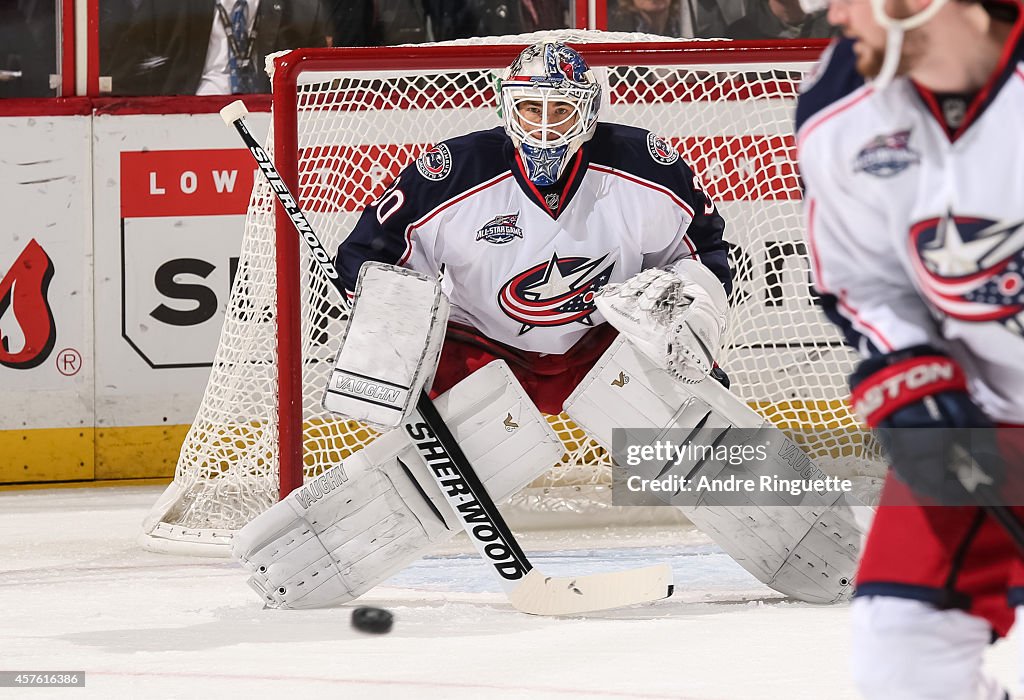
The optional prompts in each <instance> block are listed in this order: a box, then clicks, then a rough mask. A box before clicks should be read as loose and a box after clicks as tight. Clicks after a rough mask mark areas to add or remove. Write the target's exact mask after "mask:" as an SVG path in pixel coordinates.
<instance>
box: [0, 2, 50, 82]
mask: <svg viewBox="0 0 1024 700" xmlns="http://www.w3.org/2000/svg"><path fill="white" fill-rule="evenodd" d="M54 73H57V25H56V21H55V15H54V3H53V0H0V97H53V96H54V95H55V94H56V93H55V91H54V90H53V89H52V88H51V87H50V75H51V74H54Z"/></svg>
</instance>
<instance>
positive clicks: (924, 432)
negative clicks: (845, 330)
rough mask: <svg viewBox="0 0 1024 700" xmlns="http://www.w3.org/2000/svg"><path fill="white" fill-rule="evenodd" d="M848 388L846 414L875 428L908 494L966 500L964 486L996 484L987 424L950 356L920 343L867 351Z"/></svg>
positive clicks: (970, 497)
mask: <svg viewBox="0 0 1024 700" xmlns="http://www.w3.org/2000/svg"><path fill="white" fill-rule="evenodd" d="M850 389H851V397H850V398H851V403H852V405H853V410H854V413H856V414H857V415H858V416H860V417H861V419H863V420H864V421H865V422H866V423H867V424H868V426H870V427H871V428H873V429H874V430H875V435H876V437H877V438H878V440H879V442H880V443H881V444H882V446H883V447H884V448H885V451H886V453H887V454H888V457H889V462H890V466H891V467H892V470H893V472H895V474H896V476H897V478H899V480H900V481H902V482H903V483H905V484H906V485H907V486H908V487H910V489H911V490H912V491H913V492H914V493H915V494H917V495H919V496H924V497H926V498H929V499H931V500H934V501H936V502H938V503H941V504H944V505H966V504H969V503H974V502H977V498H976V496H975V495H974V494H972V493H969V492H968V489H970V490H971V491H973V490H974V489H975V488H979V487H980V488H998V487H999V486H1000V485H1001V484H1002V481H1003V475H1004V469H1003V465H1002V460H1001V458H1000V456H999V452H998V450H997V448H996V443H995V430H994V428H995V426H994V425H993V423H992V421H991V420H990V419H989V418H988V416H986V415H985V414H984V413H982V411H981V409H980V408H978V406H977V405H975V403H974V402H973V401H972V400H971V397H970V395H969V394H968V393H967V383H966V379H965V377H964V373H963V370H962V369H961V368H960V366H959V365H957V363H956V362H954V361H953V360H952V359H951V358H949V357H947V356H946V355H944V354H942V353H940V352H939V351H938V350H936V349H934V348H931V347H929V346H924V345H922V346H917V347H913V348H909V349H907V350H901V351H898V352H895V353H890V354H888V355H882V356H881V357H873V358H870V359H868V360H864V361H863V362H861V364H860V365H859V366H858V367H857V370H856V371H855V372H854V373H853V375H851V377H850ZM965 486H967V488H965Z"/></svg>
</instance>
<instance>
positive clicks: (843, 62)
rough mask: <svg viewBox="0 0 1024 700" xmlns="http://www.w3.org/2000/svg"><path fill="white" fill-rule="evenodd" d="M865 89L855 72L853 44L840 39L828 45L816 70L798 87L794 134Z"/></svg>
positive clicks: (850, 41) (859, 75)
mask: <svg viewBox="0 0 1024 700" xmlns="http://www.w3.org/2000/svg"><path fill="white" fill-rule="evenodd" d="M863 85H864V77H863V76H862V75H861V74H860V73H858V72H857V57H856V56H855V55H854V53H853V40H852V39H846V38H840V39H836V40H835V41H833V42H832V43H831V44H829V46H828V48H827V49H825V52H824V53H822V54H821V59H820V60H819V62H818V65H817V66H816V67H815V69H814V70H813V71H812V72H811V73H810V75H808V76H807V78H805V79H804V82H803V84H802V85H801V86H800V96H799V97H798V98H797V102H796V130H797V131H799V130H800V128H801V127H802V126H803V125H804V124H806V123H807V120H809V119H810V118H811V117H813V116H814V115H815V114H817V113H818V112H820V111H822V110H823V109H825V108H827V107H828V106H829V105H831V104H834V103H836V102H837V101H839V100H841V99H843V98H844V97H846V96H847V95H849V94H850V93H851V92H853V91H854V90H856V89H858V88H860V87H861V86H863Z"/></svg>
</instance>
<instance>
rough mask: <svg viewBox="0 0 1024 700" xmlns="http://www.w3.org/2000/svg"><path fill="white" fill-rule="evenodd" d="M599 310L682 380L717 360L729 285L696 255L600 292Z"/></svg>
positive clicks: (698, 376) (697, 376) (697, 377)
mask: <svg viewBox="0 0 1024 700" xmlns="http://www.w3.org/2000/svg"><path fill="white" fill-rule="evenodd" d="M595 303H596V304H597V308H598V310H599V311H600V312H601V313H602V314H603V315H604V317H605V319H606V320H607V321H608V323H610V324H611V325H612V326H614V327H615V328H616V329H617V330H618V331H619V332H620V333H621V334H622V335H624V336H625V337H626V338H628V339H629V341H630V342H631V343H632V344H633V345H634V346H635V347H636V348H637V349H639V350H640V351H641V352H642V353H643V354H644V355H646V356H647V358H648V359H650V360H651V361H652V362H654V363H655V364H656V365H657V366H658V367H660V368H662V369H664V370H667V371H668V372H669V374H671V375H672V376H673V377H674V378H676V379H677V380H679V381H681V382H685V383H688V384H694V383H696V382H699V381H701V380H703V379H704V378H705V377H707V376H708V374H709V373H710V372H711V369H712V367H714V364H715V355H716V354H717V353H718V351H719V345H720V343H721V338H722V333H723V331H724V330H725V325H726V313H727V312H728V309H729V304H728V300H727V298H726V294H725V288H724V287H722V283H721V282H719V281H718V278H717V277H715V275H714V274H713V273H712V272H711V271H710V270H708V269H707V268H706V267H704V265H702V264H701V263H699V262H698V261H696V260H680V261H678V262H676V263H674V264H672V265H671V266H670V267H669V268H668V269H660V268H650V269H647V270H644V271H643V272H641V273H639V274H637V275H635V276H634V277H632V278H630V279H628V280H626V281H625V282H623V283H622V284H611V285H608V286H606V287H605V288H604V289H602V290H601V291H600V292H598V295H597V298H596V300H595Z"/></svg>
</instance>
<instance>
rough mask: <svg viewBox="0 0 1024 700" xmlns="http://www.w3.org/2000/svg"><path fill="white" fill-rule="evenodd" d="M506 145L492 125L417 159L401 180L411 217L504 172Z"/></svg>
mask: <svg viewBox="0 0 1024 700" xmlns="http://www.w3.org/2000/svg"><path fill="white" fill-rule="evenodd" d="M509 145H510V142H509V139H508V137H507V136H506V135H505V131H504V129H502V128H501V127H495V128H493V129H488V130H487V131H474V132H472V133H470V134H466V135H464V136H458V137H456V138H453V139H448V140H447V141H442V142H440V143H438V144H437V145H436V146H434V147H433V148H431V149H430V150H429V151H427V152H426V153H424V154H423V155H421V156H420V157H419V158H417V159H416V160H415V161H414V162H413V163H411V164H410V165H409V166H408V167H407V168H406V169H405V171H404V172H403V177H402V182H401V189H402V192H403V194H404V195H405V197H406V202H407V206H408V211H409V213H410V214H413V217H412V218H414V219H415V218H418V216H421V215H423V214H426V213H427V212H429V211H431V210H432V209H434V208H435V207H437V206H438V205H440V204H443V203H444V202H446V201H448V200H450V199H452V198H454V197H457V196H458V195H460V194H462V193H463V192H467V191H469V190H471V189H473V188H474V187H476V186H477V185H479V184H481V183H483V182H487V181H488V180H490V179H491V178H493V177H496V176H498V175H500V174H501V173H503V172H508V171H509V167H510V162H509V159H508V155H507V153H506V147H508V146H509Z"/></svg>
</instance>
